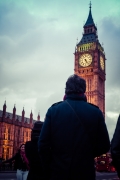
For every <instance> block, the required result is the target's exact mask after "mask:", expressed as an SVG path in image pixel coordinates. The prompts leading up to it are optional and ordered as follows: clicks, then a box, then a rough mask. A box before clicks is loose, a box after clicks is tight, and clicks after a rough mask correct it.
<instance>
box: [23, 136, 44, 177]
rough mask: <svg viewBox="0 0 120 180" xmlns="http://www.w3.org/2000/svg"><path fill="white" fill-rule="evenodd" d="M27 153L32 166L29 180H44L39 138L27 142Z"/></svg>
mask: <svg viewBox="0 0 120 180" xmlns="http://www.w3.org/2000/svg"><path fill="white" fill-rule="evenodd" d="M25 153H26V157H27V158H28V161H29V166H30V170H29V173H28V177H27V180H42V179H43V178H42V167H41V161H40V157H39V154H38V137H37V138H34V139H33V140H32V141H28V142H26V144H25Z"/></svg>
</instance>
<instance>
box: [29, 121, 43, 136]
mask: <svg viewBox="0 0 120 180" xmlns="http://www.w3.org/2000/svg"><path fill="white" fill-rule="evenodd" d="M42 126H43V122H41V121H36V122H35V123H34V125H33V129H32V132H31V139H36V138H37V137H38V136H39V135H40V132H41V129H42Z"/></svg>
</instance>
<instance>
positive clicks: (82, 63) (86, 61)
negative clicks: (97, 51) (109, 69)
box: [79, 54, 92, 67]
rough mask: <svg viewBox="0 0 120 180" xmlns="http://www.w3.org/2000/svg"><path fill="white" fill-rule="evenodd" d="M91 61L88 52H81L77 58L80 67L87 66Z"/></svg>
mask: <svg viewBox="0 0 120 180" xmlns="http://www.w3.org/2000/svg"><path fill="white" fill-rule="evenodd" d="M91 63H92V56H91V55H90V54H83V55H82V56H81V57H80V58H79V64H80V66H82V67H87V66H89V65H90V64H91Z"/></svg>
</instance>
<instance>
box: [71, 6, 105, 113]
mask: <svg viewBox="0 0 120 180" xmlns="http://www.w3.org/2000/svg"><path fill="white" fill-rule="evenodd" d="M89 8H90V10H89V15H88V18H87V21H86V23H85V25H84V26H83V30H84V32H83V36H82V38H81V40H80V41H79V42H78V43H77V45H76V47H75V53H74V56H75V62H74V73H75V74H77V75H78V76H80V77H83V78H84V79H85V80H86V85H87V88H86V96H87V101H88V102H90V103H92V104H95V105H97V106H98V107H99V108H100V109H101V111H102V112H103V115H105V80H106V71H105V60H106V58H105V52H104V48H103V47H102V45H101V44H100V42H99V40H98V35H97V27H96V25H95V24H94V21H93V18H92V12H91V3H90V7H89Z"/></svg>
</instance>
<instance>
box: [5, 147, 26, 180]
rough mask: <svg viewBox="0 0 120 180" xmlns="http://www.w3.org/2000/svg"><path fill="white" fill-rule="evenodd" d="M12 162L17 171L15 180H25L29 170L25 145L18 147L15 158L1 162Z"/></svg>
mask: <svg viewBox="0 0 120 180" xmlns="http://www.w3.org/2000/svg"><path fill="white" fill-rule="evenodd" d="M13 161H14V166H15V169H16V170H17V173H16V176H17V180H26V179H27V175H28V170H29V162H28V159H27V158H26V155H25V144H22V145H21V146H20V148H19V150H18V152H17V153H16V154H15V156H13V157H12V158H10V159H8V160H6V161H3V162H2V163H3V164H4V163H12V162H13Z"/></svg>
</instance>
